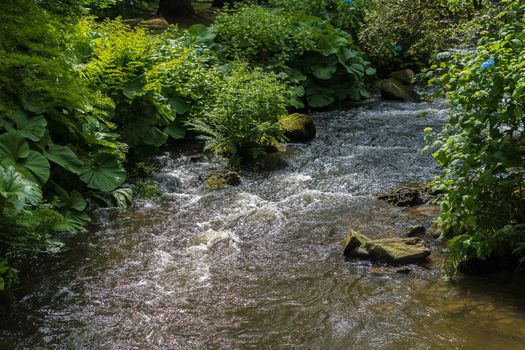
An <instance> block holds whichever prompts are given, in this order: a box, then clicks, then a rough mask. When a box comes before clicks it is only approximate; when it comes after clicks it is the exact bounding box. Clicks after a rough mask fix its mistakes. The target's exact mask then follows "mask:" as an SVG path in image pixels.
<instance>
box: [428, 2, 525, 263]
mask: <svg viewBox="0 0 525 350" xmlns="http://www.w3.org/2000/svg"><path fill="white" fill-rule="evenodd" d="M524 16H525V5H520V4H517V3H516V2H512V3H511V4H510V5H508V7H507V8H506V9H505V11H503V12H502V13H500V14H499V15H498V16H497V21H496V23H494V26H493V27H494V28H497V30H495V31H494V32H492V33H491V32H488V31H485V32H484V33H482V34H483V38H482V39H480V42H479V45H478V47H477V49H476V50H475V51H473V52H469V53H466V54H465V53H463V54H461V55H459V54H458V55H455V56H452V57H450V58H448V59H447V60H446V61H443V62H441V63H440V65H439V67H434V68H436V73H437V77H436V79H435V81H436V83H439V84H440V85H441V86H443V87H444V88H446V89H447V90H448V92H447V99H448V101H449V102H450V103H451V105H452V108H453V113H452V117H451V119H450V120H449V122H448V124H447V125H446V127H445V129H444V130H443V133H442V134H441V135H440V136H439V138H438V139H437V141H436V143H435V146H437V147H438V150H437V151H436V152H435V153H434V158H435V159H436V161H437V162H438V163H439V164H440V165H441V166H442V167H443V168H444V171H443V174H442V175H441V177H440V179H439V181H438V182H437V183H436V187H437V188H438V189H440V190H443V191H445V195H444V197H443V202H442V214H441V215H440V217H439V221H438V223H439V225H440V228H441V230H442V233H443V235H458V236H457V237H456V238H454V239H453V240H451V241H450V248H451V250H452V251H451V255H450V263H451V264H452V266H453V267H457V265H458V264H459V263H461V262H462V261H465V260H468V259H470V258H472V257H478V258H481V259H484V258H486V257H488V256H489V255H490V254H491V253H492V252H494V251H495V250H496V249H506V250H509V251H513V253H514V254H517V255H519V256H521V257H523V256H524V254H523V253H524V250H523V247H524V246H525V235H523V223H525V215H524V213H525V192H524V188H525V177H524V175H525V169H524V166H523V164H525V132H524V117H525V45H524V43H525V30H524V29H525V17H524Z"/></svg>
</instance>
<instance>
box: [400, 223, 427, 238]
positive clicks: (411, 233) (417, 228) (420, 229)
mask: <svg viewBox="0 0 525 350" xmlns="http://www.w3.org/2000/svg"><path fill="white" fill-rule="evenodd" d="M425 232H426V229H425V226H423V225H414V226H409V227H407V228H406V229H405V236H407V237H417V236H422V235H424V234H425Z"/></svg>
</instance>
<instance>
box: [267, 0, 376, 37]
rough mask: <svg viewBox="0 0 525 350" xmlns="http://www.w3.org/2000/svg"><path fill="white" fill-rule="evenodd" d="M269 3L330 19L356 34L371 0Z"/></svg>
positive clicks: (306, 0) (369, 7) (285, 0)
mask: <svg viewBox="0 0 525 350" xmlns="http://www.w3.org/2000/svg"><path fill="white" fill-rule="evenodd" d="M268 3H269V5H270V6H272V7H276V8H281V9H284V10H286V11H287V12H296V13H297V12H300V13H303V14H306V15H310V16H315V17H319V18H322V19H325V20H328V21H330V23H331V24H332V25H333V26H334V27H336V28H340V29H343V30H345V31H347V32H348V33H350V34H352V35H356V34H357V31H358V29H359V27H360V26H361V25H362V23H363V20H364V17H365V14H366V12H367V11H368V10H370V9H371V8H372V4H373V2H372V0H354V1H352V0H346V1H345V0H304V1H295V0H269V1H268Z"/></svg>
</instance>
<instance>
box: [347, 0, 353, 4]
mask: <svg viewBox="0 0 525 350" xmlns="http://www.w3.org/2000/svg"><path fill="white" fill-rule="evenodd" d="M353 2H354V0H345V3H347V4H351V3H353Z"/></svg>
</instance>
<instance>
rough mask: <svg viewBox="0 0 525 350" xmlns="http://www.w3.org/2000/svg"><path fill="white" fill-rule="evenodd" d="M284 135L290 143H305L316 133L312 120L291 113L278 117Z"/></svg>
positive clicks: (307, 116) (306, 116)
mask: <svg viewBox="0 0 525 350" xmlns="http://www.w3.org/2000/svg"><path fill="white" fill-rule="evenodd" d="M279 122H280V123H281V126H282V128H283V130H284V135H285V136H286V137H287V138H288V139H289V140H290V141H291V142H305V141H309V140H311V139H313V138H314V137H315V133H316V127H315V122H314V119H313V118H312V117H311V116H309V115H306V114H301V113H293V114H288V115H283V116H281V117H279Z"/></svg>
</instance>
